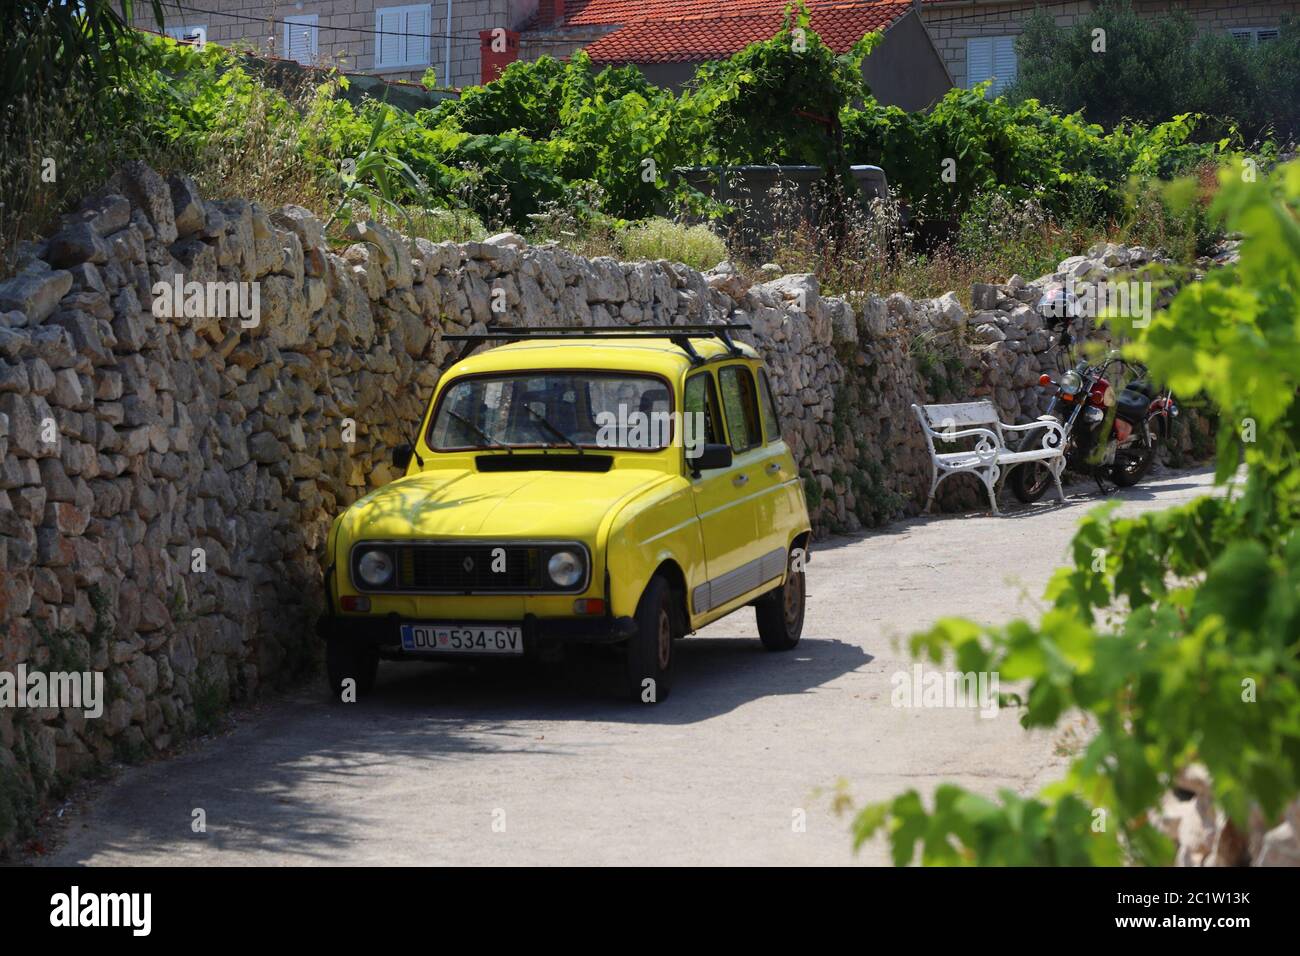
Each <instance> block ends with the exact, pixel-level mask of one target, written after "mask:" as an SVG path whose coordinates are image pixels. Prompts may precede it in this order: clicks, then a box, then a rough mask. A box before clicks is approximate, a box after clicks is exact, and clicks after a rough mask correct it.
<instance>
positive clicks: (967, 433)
mask: <svg viewBox="0 0 1300 956" xmlns="http://www.w3.org/2000/svg"><path fill="white" fill-rule="evenodd" d="M930 434H931V435H933V436H934V437H935V438H942V439H943V440H944V441H956V440H957V439H958V438H970V437H972V436H973V435H979V436H981V437H983V438H987V439H988V440H989V441H991V442H993V444H994V445H995V446H996V447H998V448H1001V447H1002V440H1001V439H1000V438H998V436H997V434H996V433H995V432H993V431H992V430H990V429H988V428H963V429H961V430H960V431H955V432H949V431H938V430H936V429H934V428H931V429H930Z"/></svg>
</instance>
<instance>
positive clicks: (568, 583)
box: [546, 551, 583, 588]
mask: <svg viewBox="0 0 1300 956" xmlns="http://www.w3.org/2000/svg"><path fill="white" fill-rule="evenodd" d="M546 573H547V574H549V575H550V576H551V580H552V581H554V582H555V584H556V585H557V586H558V587H562V588H571V587H573V586H574V585H575V584H577V583H578V582H579V581H581V580H582V574H583V566H582V558H581V557H579V556H578V555H576V554H574V553H573V552H572V551H556V552H555V553H554V554H553V555H551V559H550V560H549V561H547V562H546Z"/></svg>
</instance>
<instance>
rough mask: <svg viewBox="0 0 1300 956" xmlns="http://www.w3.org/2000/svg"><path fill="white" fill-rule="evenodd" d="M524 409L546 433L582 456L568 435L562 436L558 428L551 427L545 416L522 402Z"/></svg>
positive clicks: (580, 448)
mask: <svg viewBox="0 0 1300 956" xmlns="http://www.w3.org/2000/svg"><path fill="white" fill-rule="evenodd" d="M524 408H525V409H527V411H528V414H529V415H532V416H533V420H534V421H536V422H537V423H538V424H539V425H541V426H542V427H543V428H545V429H546V430H547V431H548V432H550V433H551V434H552V435H554V436H555V437H556V438H558V439H559V440H560V441H562V442H564V443H565V444H566V445H568V446H570V447H571V448H575V449H577V452H578V454H579V455H581V454H583V448H582V446H581V445H579V444H578V443H577V442H576V441H574V440H573V439H572V438H570V437H569V436H568V435H566V434H564V432H562V431H560V430H559V429H558V428H556V427H555V426H554V425H552V424H551V422H550V420H549V419H548V418H547V417H546V416H545V415H543V414H542V413H541V412H539V411H536V410H535V409H534V408H533V406H531V405H529V404H528V403H527V402H524Z"/></svg>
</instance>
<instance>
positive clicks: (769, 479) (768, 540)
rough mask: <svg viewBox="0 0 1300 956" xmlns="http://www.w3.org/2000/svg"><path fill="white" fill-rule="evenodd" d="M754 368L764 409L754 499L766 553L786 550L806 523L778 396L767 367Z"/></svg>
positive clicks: (797, 472) (801, 489)
mask: <svg viewBox="0 0 1300 956" xmlns="http://www.w3.org/2000/svg"><path fill="white" fill-rule="evenodd" d="M754 371H755V373H756V375H755V381H756V382H757V384H758V403H759V406H760V407H761V409H762V413H763V452H762V455H761V457H760V458H759V460H758V462H757V466H756V471H757V473H756V475H755V477H754V481H755V482H756V485H757V487H756V488H755V491H756V492H761V493H759V494H757V495H756V496H755V499H754V501H755V510H756V513H757V514H756V517H757V521H758V536H759V538H761V539H762V540H763V541H764V542H765V546H764V554H767V553H770V552H771V551H773V550H780V551H782V552H784V550H785V548H786V547H788V546H789V544H790V536H791V534H792V533H793V531H794V530H796V528H797V527H800V526H802V525H803V523H804V522H803V512H802V511H801V509H800V500H799V499H800V498H801V497H802V496H803V487H802V485H801V484H800V482H799V471H798V469H797V468H796V467H795V463H794V456H793V455H792V454H791V453H790V446H789V445H787V444H786V443H785V438H784V437H783V436H782V435H781V419H780V417H779V415H778V413H777V408H776V396H775V395H773V394H772V383H771V382H770V381H769V380H768V377H767V371H766V369H763V368H761V367H759V368H757V369H755V370H754Z"/></svg>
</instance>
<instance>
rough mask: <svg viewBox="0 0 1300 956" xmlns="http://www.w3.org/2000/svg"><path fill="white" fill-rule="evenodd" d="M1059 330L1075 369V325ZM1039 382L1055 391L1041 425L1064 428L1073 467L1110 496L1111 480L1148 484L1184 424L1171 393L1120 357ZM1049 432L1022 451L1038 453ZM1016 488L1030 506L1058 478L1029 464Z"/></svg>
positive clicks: (1052, 304)
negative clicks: (1048, 422)
mask: <svg viewBox="0 0 1300 956" xmlns="http://www.w3.org/2000/svg"><path fill="white" fill-rule="evenodd" d="M1059 304H1060V303H1059V302H1056V301H1051V300H1050V297H1049V301H1047V302H1046V303H1045V305H1046V309H1044V307H1043V306H1040V310H1041V311H1047V310H1049V309H1054V308H1058V309H1059ZM1049 314H1050V313H1049ZM1053 324H1061V325H1062V328H1061V334H1060V340H1059V342H1058V345H1059V346H1060V347H1063V348H1064V349H1065V350H1066V354H1067V355H1068V356H1069V360H1070V362H1074V354H1073V350H1072V348H1071V346H1072V342H1073V340H1072V338H1071V336H1070V328H1069V318H1065V319H1064V321H1063V322H1061V323H1053ZM1112 374H1113V375H1114V376H1115V380H1116V381H1117V382H1118V384H1119V392H1118V393H1117V392H1116V390H1115V386H1114V385H1112V384H1111V376H1112ZM1038 382H1039V384H1040V385H1043V386H1048V387H1053V388H1055V389H1056V392H1055V394H1054V395H1053V396H1052V401H1051V403H1050V404H1049V405H1048V406H1047V413H1046V414H1045V415H1040V416H1039V418H1040V419H1052V420H1054V421H1057V422H1060V424H1061V426H1062V428H1063V429H1064V432H1065V464H1066V467H1067V468H1068V469H1069V470H1070V471H1073V472H1075V473H1076V474H1085V475H1091V476H1092V477H1093V478H1095V479H1096V481H1097V486H1098V487H1099V488H1100V489H1101V491H1102V493H1103V494H1105V493H1106V492H1107V489H1106V485H1105V483H1104V479H1107V478H1109V479H1110V480H1111V481H1112V482H1114V484H1115V485H1117V486H1119V487H1123V488H1127V487H1129V486H1131V485H1135V484H1137V483H1138V482H1139V481H1141V480H1142V478H1143V477H1144V476H1145V475H1146V473H1147V472H1148V471H1150V469H1151V466H1152V464H1154V462H1155V460H1156V455H1157V453H1158V452H1159V450H1160V444H1161V442H1164V441H1166V440H1168V438H1169V437H1170V435H1171V432H1172V426H1173V420H1174V419H1175V418H1177V417H1178V406H1177V405H1176V404H1175V403H1174V399H1173V395H1172V394H1171V393H1170V392H1169V390H1168V389H1165V390H1163V391H1160V390H1158V389H1156V388H1155V386H1153V385H1152V384H1151V383H1150V382H1149V381H1148V380H1147V370H1146V368H1145V367H1143V366H1142V365H1141V364H1139V363H1133V362H1128V361H1127V360H1125V359H1124V358H1122V357H1121V356H1120V355H1119V354H1118V353H1117V352H1111V353H1110V354H1109V355H1107V356H1106V358H1105V359H1104V360H1102V361H1101V362H1099V363H1097V364H1089V363H1088V362H1087V361H1086V360H1084V361H1080V362H1078V363H1077V364H1075V365H1074V367H1073V368H1071V369H1069V370H1068V371H1066V372H1064V373H1060V374H1058V377H1057V378H1056V379H1055V380H1053V378H1052V377H1051V376H1050V375H1043V376H1042V377H1041V378H1039V380H1038ZM1045 432H1046V430H1044V431H1030V432H1028V433H1026V437H1025V439H1024V442H1023V446H1024V447H1026V448H1033V447H1038V446H1039V445H1041V444H1042V443H1043V441H1044V439H1045V438H1046V434H1045ZM1009 481H1010V482H1011V491H1012V493H1014V494H1015V496H1016V497H1017V498H1018V499H1019V500H1021V501H1023V502H1025V503H1030V502H1034V501H1037V500H1038V499H1039V498H1041V497H1042V496H1043V492H1045V491H1046V490H1047V488H1048V486H1049V485H1050V484H1051V482H1052V473H1051V471H1049V470H1048V468H1047V466H1046V465H1044V464H1043V463H1041V462H1026V463H1025V464H1022V465H1017V466H1016V467H1015V469H1014V470H1013V471H1012V472H1011V474H1010V476H1009Z"/></svg>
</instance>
